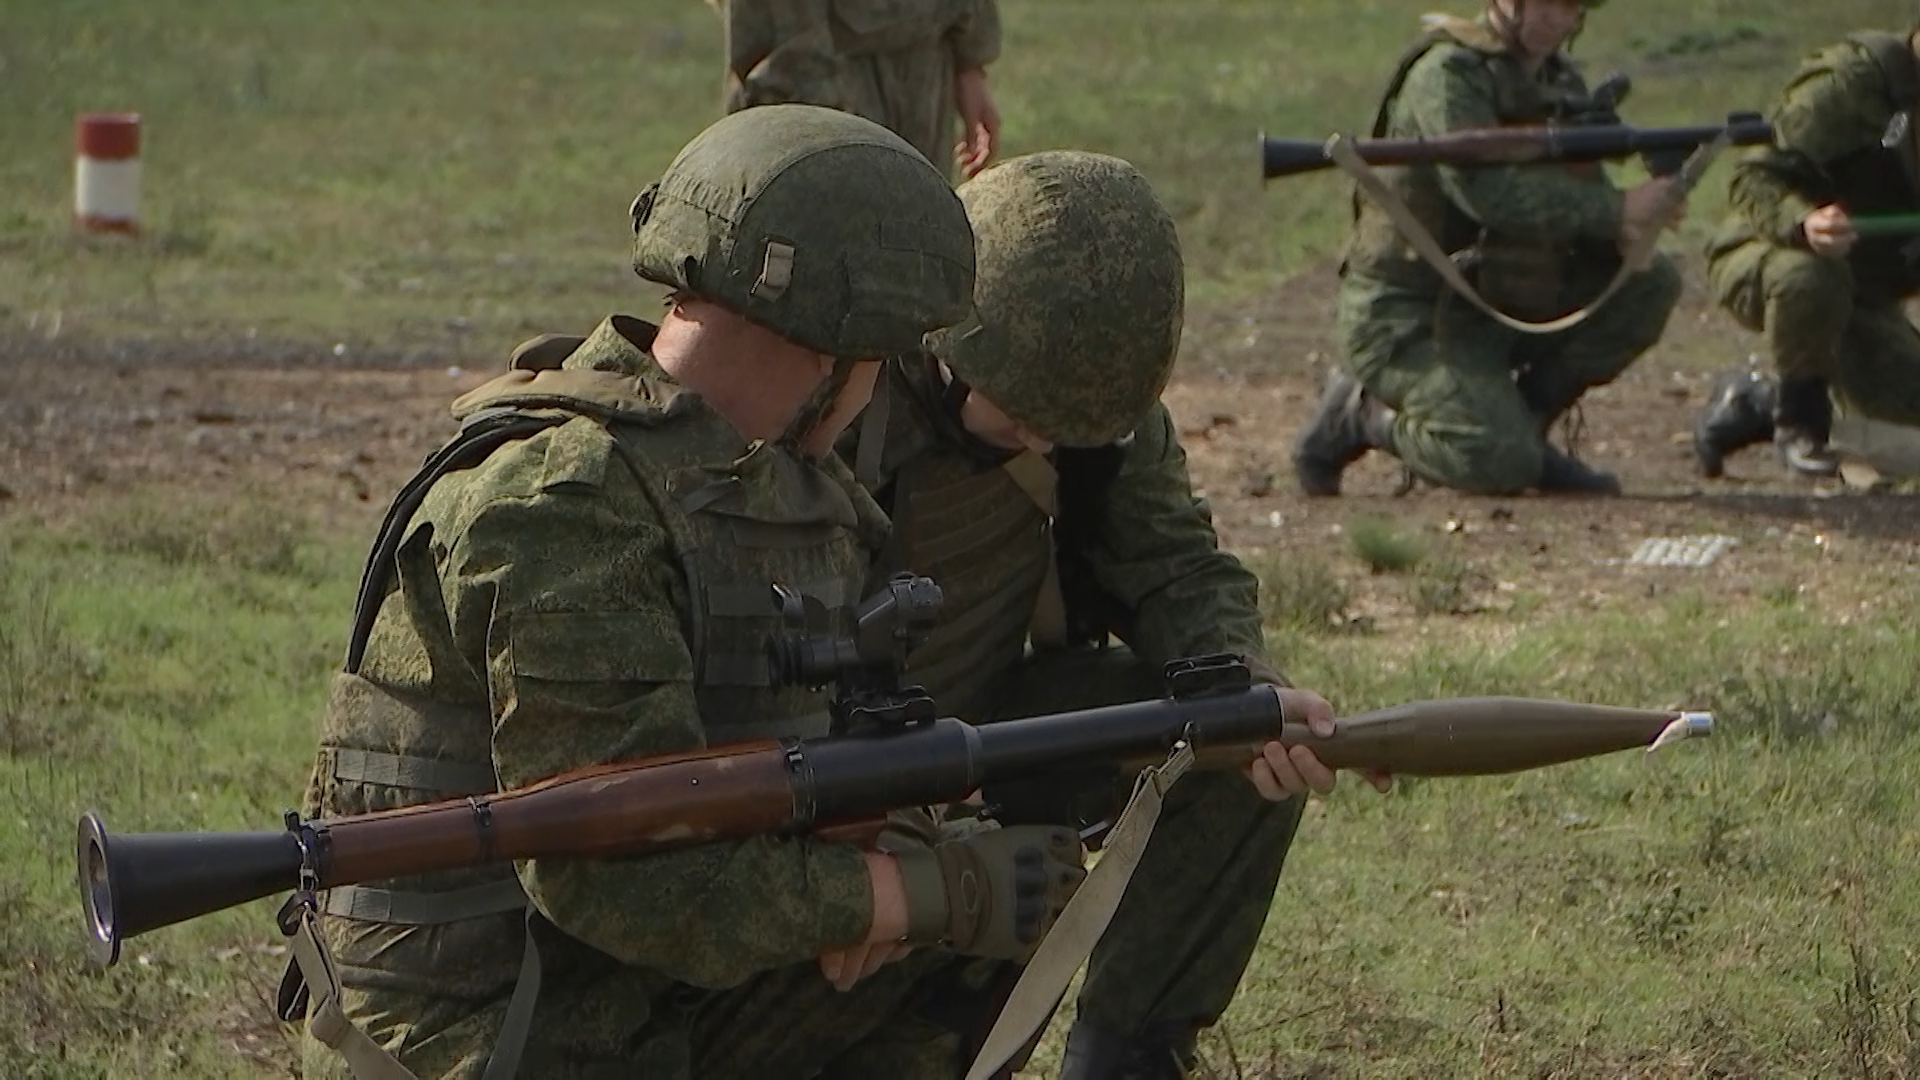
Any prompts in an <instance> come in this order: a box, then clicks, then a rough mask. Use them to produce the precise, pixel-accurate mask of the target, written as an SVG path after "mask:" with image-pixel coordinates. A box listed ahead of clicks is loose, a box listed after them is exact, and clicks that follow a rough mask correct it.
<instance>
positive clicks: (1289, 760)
mask: <svg viewBox="0 0 1920 1080" xmlns="http://www.w3.org/2000/svg"><path fill="white" fill-rule="evenodd" d="M1280 702H1281V709H1282V711H1283V712H1285V714H1286V716H1287V719H1289V720H1298V721H1300V722H1302V723H1305V724H1306V725H1307V729H1308V730H1309V731H1312V732H1313V733H1314V734H1315V735H1319V736H1321V737H1322V738H1325V737H1329V736H1331V735H1332V734H1333V732H1334V725H1333V706H1331V705H1329V704H1327V699H1326V698H1323V697H1321V696H1320V695H1319V694H1316V693H1314V692H1313V691H1311V690H1296V689H1293V688H1291V687H1289V688H1286V689H1283V690H1281V691H1280ZM1246 775H1247V779H1248V780H1250V781H1252V783H1253V787H1254V790H1256V791H1258V792H1259V793H1260V796H1261V797H1262V798H1264V799H1267V800H1268V801H1270V802H1283V801H1285V800H1287V799H1291V798H1294V797H1296V796H1300V795H1305V794H1306V793H1307V792H1309V791H1317V792H1319V793H1320V794H1322V795H1325V794H1328V793H1329V792H1331V791H1333V788H1334V783H1335V779H1336V778H1335V776H1334V772H1333V770H1332V769H1329V768H1327V766H1326V764H1325V763H1323V762H1322V761H1321V760H1320V758H1319V757H1318V756H1317V755H1315V754H1314V752H1313V751H1312V750H1311V749H1309V748H1307V747H1305V746H1288V745H1286V744H1285V743H1280V742H1270V743H1268V744H1266V745H1265V746H1263V747H1261V748H1260V755H1259V756H1258V757H1256V758H1254V759H1253V761H1252V763H1250V764H1249V765H1248V766H1247V768H1246ZM1361 775H1362V776H1365V777H1366V778H1367V782H1368V783H1370V784H1372V785H1373V787H1374V790H1376V791H1380V792H1386V791H1389V790H1392V788H1393V776H1392V774H1390V773H1385V772H1380V771H1378V770H1373V769H1364V770H1361Z"/></svg>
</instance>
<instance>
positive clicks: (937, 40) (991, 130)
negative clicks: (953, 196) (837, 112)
mask: <svg viewBox="0 0 1920 1080" xmlns="http://www.w3.org/2000/svg"><path fill="white" fill-rule="evenodd" d="M707 2H708V3H709V4H711V5H712V6H713V8H714V9H715V10H716V11H718V12H719V13H720V18H721V22H722V24H723V26H724V30H725V36H726V53H727V75H726V101H725V107H726V110H727V111H728V112H734V111H737V110H739V109H746V108H751V107H752V106H755V105H768V104H774V103H778V102H791V101H800V102H806V103H808V104H811V105H824V106H827V107H829V108H835V109H845V110H847V111H848V112H851V113H855V114H857V115H860V116H864V117H866V118H867V119H869V120H872V121H874V122H876V123H880V124H884V125H886V126H887V128H888V129H889V130H891V131H895V132H898V133H899V135H900V137H901V138H904V139H906V140H907V141H908V142H910V143H912V144H913V145H914V147H915V148H916V149H918V150H919V151H920V152H921V153H922V154H925V155H926V156H927V160H928V161H931V162H933V163H934V164H935V165H936V166H938V167H939V168H940V169H941V171H942V172H949V171H951V168H952V163H953V160H954V157H955V156H956V155H957V156H958V157H959V163H960V170H961V174H962V175H963V176H972V175H974V174H975V173H977V172H979V171H980V170H981V169H982V168H985V167H986V163H987V160H988V159H989V158H990V157H992V156H993V152H994V150H995V149H996V148H997V146H998V144H999V139H1000V112H999V110H998V109H997V108H996V107H995V106H994V103H993V91H992V89H991V88H990V86H989V84H988V81H987V67H988V65H990V64H991V63H993V61H994V60H995V59H996V58H998V56H999V55H1000V4H999V0H707ZM955 114H958V116H959V120H960V126H961V131H960V142H959V145H957V146H956V145H955V144H954V140H953V126H954V118H955Z"/></svg>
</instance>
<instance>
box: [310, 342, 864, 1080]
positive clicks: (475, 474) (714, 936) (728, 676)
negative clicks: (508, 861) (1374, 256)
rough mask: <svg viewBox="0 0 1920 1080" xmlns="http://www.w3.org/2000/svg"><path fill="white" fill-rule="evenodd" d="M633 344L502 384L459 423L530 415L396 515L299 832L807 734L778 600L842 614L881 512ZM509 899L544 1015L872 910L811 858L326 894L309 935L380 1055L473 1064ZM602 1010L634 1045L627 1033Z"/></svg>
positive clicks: (844, 859)
mask: <svg viewBox="0 0 1920 1080" xmlns="http://www.w3.org/2000/svg"><path fill="white" fill-rule="evenodd" d="M652 331H653V328H652V327H651V326H649V325H647V324H645V323H641V322H639V321H638V320H634V319H627V318H624V317H620V316H616V317H614V318H612V319H609V320H608V321H606V322H604V323H602V324H601V326H600V327H599V328H598V329H597V330H595V332H594V333H593V334H592V335H591V336H590V337H588V338H587V339H586V341H585V342H584V343H583V344H581V345H580V346H579V347H578V348H577V349H575V350H574V351H573V352H572V354H571V355H569V356H567V357H566V359H565V361H564V363H563V364H561V366H560V367H559V368H558V369H557V370H542V371H527V370H517V371H513V372H510V373H509V374H508V375H506V376H503V377H502V378H500V379H497V380H495V381H494V382H492V383H489V384H487V385H486V386H483V387H481V388H480V389H479V390H477V391H475V392H474V393H473V394H470V395H468V396H467V397H466V398H463V399H462V401H461V402H459V403H457V404H456V414H457V415H463V416H466V417H469V418H474V419H478V418H482V417H484V416H485V415H489V414H490V413H489V411H490V410H501V409H505V410H508V412H509V413H510V414H513V415H524V416H539V417H545V418H546V419H548V420H550V421H551V422H550V423H548V424H546V425H545V426H543V427H541V428H540V429H539V430H538V431H535V432H533V433H531V434H526V435H525V436H524V437H520V438H516V439H513V440H510V441H506V442H504V443H503V444H502V445H500V446H498V447H497V448H496V449H493V450H492V451H491V452H489V453H487V454H486V456H485V457H484V458H483V459H482V460H480V461H479V462H478V463H477V464H474V465H472V466H471V467H470V468H465V469H462V470H459V471H455V472H451V473H449V474H447V475H445V476H444V477H443V478H441V479H439V480H438V481H437V482H435V483H433V485H432V487H431V488H430V489H429V490H428V492H427V494H426V496H425V499H424V501H423V502H422V503H421V505H420V506H419V509H418V511H417V512H415V513H414V514H413V515H412V516H411V520H410V521H408V522H407V523H406V525H405V529H404V532H403V533H402V534H401V539H400V543H399V545H398V548H397V552H396V555H395V558H394V568H395V571H396V572H395V573H394V575H393V578H392V585H391V588H390V590H389V591H387V592H386V593H385V594H384V598H382V596H380V595H376V596H374V597H373V598H372V602H374V603H376V604H378V615H377V618H375V619H374V621H373V623H372V629H371V634H370V636H368V638H367V640H366V650H365V656H364V660H363V662H362V663H361V664H360V665H359V667H358V670H357V672H355V671H351V670H350V671H349V672H347V673H343V674H342V675H340V676H338V677H337V679H336V685H335V691H334V694H333V697H332V700H331V701H330V703H329V707H328V714H327V717H326V720H325V731H324V733H323V736H322V739H321V746H320V751H319V754H318V757H317V760H316V764H315V768H314V774H313V779H312V782H311V787H310V790H309V795H308V810H309V813H315V814H325V815H327V816H339V815H344V814H352V813H358V812H362V811H366V810H372V809H384V808H388V807H393V806H400V805H407V804H411V803H419V802H427V801H433V800H435V799H442V798H447V797H450V796H455V795H460V794H468V793H472V792H474V791H476V790H477V791H485V790H492V789H493V788H494V786H495V783H497V785H498V786H499V787H500V788H514V787H520V786H524V785H527V784H530V783H533V782H535V781H538V780H540V779H542V778H544V777H548V776H551V775H553V774H555V773H558V772H562V771H565V770H570V769H576V768H580V767H584V766H590V765H595V764H601V763H606V762H612V761H618V760H623V759H631V758H636V757H641V756H647V755H655V754H663V753H670V752H675V751H685V750H691V749H695V748H699V747H702V746H705V745H709V744H717V743H723V742H730V741H739V740H743V739H749V738H757V737H765V736H780V735H796V736H803V737H804V736H810V735H818V734H824V733H825V730H826V726H827V722H828V721H827V717H826V715H825V712H824V707H823V702H822V700H821V698H820V696H819V695H818V694H817V693H812V692H808V691H804V690H800V689H775V688H773V687H771V686H769V675H768V669H767V662H766V658H765V651H764V642H765V640H766V636H767V635H768V634H770V633H773V632H776V631H777V630H780V629H782V625H781V623H780V621H779V619H778V618H777V613H776V611H775V610H774V606H773V598H772V594H771V584H772V583H773V582H776V581H778V582H780V583H783V584H786V585H788V586H790V587H792V588H794V589H795V590H796V591H799V592H802V593H805V594H807V595H811V596H815V597H818V598H820V599H821V600H822V601H824V602H826V603H829V604H835V605H842V604H847V603H851V602H852V601H854V600H855V599H857V596H856V594H857V591H858V589H859V588H860V586H861V584H862V578H863V576H864V573H865V571H866V569H867V567H868V566H869V565H870V563H871V561H872V558H873V552H874V550H875V549H876V548H877V546H878V544H879V543H880V541H881V540H882V539H883V538H884V535H885V529H886V524H885V520H884V518H883V517H882V516H881V515H880V513H879V510H878V507H876V506H875V505H874V504H873V502H872V501H871V499H869V498H868V496H867V495H866V493H865V492H864V491H862V490H861V489H860V488H859V487H858V485H857V484H855V483H854V482H853V479H852V476H851V474H850V473H849V472H848V471H847V470H846V469H845V467H844V466H842V465H841V464H840V463H839V462H838V460H837V459H834V458H831V457H829V458H828V459H827V460H826V461H825V462H812V461H807V460H805V459H802V458H800V457H798V456H796V455H794V454H792V453H790V452H789V451H786V450H784V449H780V448H778V447H776V446H774V445H772V444H769V443H752V444H749V443H746V442H744V441H743V440H742V439H741V437H740V436H739V435H738V434H737V433H736V432H735V431H734V429H733V428H732V427H731V426H730V425H729V424H728V423H727V422H726V421H725V420H723V419H722V418H721V417H720V416H719V415H718V414H717V413H715V412H714V411H712V409H711V408H709V407H708V406H707V405H706V404H705V403H704V402H702V401H701V400H700V399H699V398H698V397H697V396H696V395H694V394H692V393H691V392H689V391H687V390H685V389H684V388H682V387H680V386H678V385H677V384H675V383H674V382H673V380H672V379H671V378H670V377H669V376H667V375H666V373H665V372H663V371H662V370H661V369H660V368H659V367H658V366H657V365H656V364H654V362H653V361H652V359H651V358H650V357H649V356H648V355H647V354H646V353H645V351H644V349H645V347H646V346H647V345H648V344H649V343H650V342H651V340H652ZM349 666H350V667H351V666H352V665H351V664H350V665H349ZM516 872H517V873H516ZM516 886H517V887H518V888H516ZM520 890H524V892H523V893H521V892H520ZM503 894H505V896H504V899H503V900H501V902H499V903H491V904H490V905H488V904H482V900H485V899H487V898H488V897H496V898H497V897H501V896H502V895H503ZM516 895H517V896H518V897H519V899H518V901H517V903H516V902H515V896H516ZM527 898H531V902H532V904H533V905H534V908H535V910H537V911H538V913H539V914H540V915H542V916H544V917H545V919H547V920H549V921H550V922H551V923H552V924H553V926H555V927H557V928H558V929H559V930H560V931H562V932H563V935H564V936H559V937H556V943H555V945H554V947H553V948H552V949H549V950H547V956H546V974H545V980H544V985H543V987H542V990H541V997H542V999H543V1001H544V1000H546V999H553V1000H555V1001H557V1002H568V1001H570V1000H573V999H575V998H579V997H592V996H593V995H591V994H585V993H584V992H579V991H582V988H583V987H585V986H587V985H588V984H592V983H599V984H602V985H604V984H605V982H606V980H607V979H609V978H614V979H618V980H624V981H625V982H627V983H637V984H638V985H639V986H640V987H641V988H642V989H640V990H638V991H622V992H621V994H620V995H619V996H620V997H621V998H622V1000H628V1001H631V1000H632V999H633V998H634V997H635V996H636V995H637V996H638V997H639V999H640V1001H641V1002H642V1003H644V1001H645V1000H646V999H647V998H649V997H653V996H657V995H658V994H661V993H665V992H667V991H669V990H672V989H673V988H674V987H675V986H676V985H683V986H684V985H691V986H693V987H702V988H716V987H725V986H731V985H734V984H737V983H739V982H740V981H742V980H743V979H745V978H747V977H748V976H749V975H751V974H753V973H755V972H759V971H766V970H771V969H774V968H777V967H780V966H783V965H787V964H791V963H795V962H799V961H803V960H809V959H811V958H812V957H814V956H815V955H817V954H818V953H820V952H822V951H825V950H826V949H828V948H831V947H834V946H839V945H845V944H849V943H851V942H854V941H856V940H858V939H859V938H860V937H861V935H862V934H863V933H864V932H865V929H866V927H867V926H868V924H869V922H870V919H871V908H870V905H871V899H870V886H869V883H868V874H867V870H866V868H865V863H864V860H863V858H862V856H861V853H860V851H859V849H858V848H856V847H854V846H852V845H848V844H837V843H827V842H820V841H815V840H811V839H808V838H778V837H771V836H769V837H760V838H756V839H750V840H744V841H739V842H729V843H719V844H713V845H708V846H703V847H697V848H691V849H687V850H684V851H680V852H676V853H670V854H664V855H657V856H650V857H646V858H639V859H580V860H553V861H549V860H538V859H536V860H532V861H527V862H524V863H521V864H518V865H517V866H516V867H514V868H512V869H511V870H509V869H507V868H501V867H495V868H483V869H480V870H474V871H468V872H463V873H454V874H441V875H430V876H425V877H419V878H412V879H403V880H397V881H388V882H377V883H369V887H367V888H358V889H346V890H340V889H336V890H333V891H332V893H331V894H330V895H329V896H328V897H326V898H325V905H326V910H327V911H328V913H329V914H330V915H331V916H335V917H332V918H328V919H326V920H324V923H323V925H324V926H325V929H326V932H327V935H328V939H329V943H330V946H331V947H332V948H333V949H334V951H335V953H336V956H337V957H338V959H339V961H340V965H341V970H342V976H343V981H344V982H345V983H346V984H347V986H348V987H349V990H350V993H349V995H348V997H347V1007H348V1011H349V1016H350V1017H351V1018H353V1019H355V1020H356V1021H358V1022H361V1023H363V1025H365V1026H366V1027H367V1028H368V1029H369V1033H370V1034H372V1035H373V1037H374V1038H375V1039H376V1040H377V1041H381V1042H383V1043H386V1044H387V1045H388V1046H389V1047H390V1048H397V1049H399V1050H400V1051H401V1057H402V1060H403V1061H410V1058H409V1054H410V1053H418V1054H424V1055H426V1058H425V1059H424V1060H423V1059H420V1058H417V1057H416V1058H413V1059H411V1060H412V1061H418V1062H419V1063H420V1064H421V1065H423V1066H424V1065H428V1064H442V1065H444V1064H446V1062H448V1061H452V1060H458V1059H461V1058H462V1057H463V1056H464V1059H465V1060H468V1061H469V1062H471V1061H473V1060H483V1059H484V1056H485V1054H486V1053H487V1050H488V1048H489V1046H490V1045H491V1035H490V1033H489V1031H488V1030H485V1029H487V1028H489V1027H490V1023H491V1022H488V1021H476V1020H475V1017H476V1016H482V1015H483V1014H485V1013H486V1012H487V1011H488V1010H494V1011H495V1012H497V1011H498V1010H500V1009H501V1008H502V1007H503V1005H504V1001H505V999H506V996H507V994H508V992H509V991H510V990H511V989H512V987H513V984H514V979H515V976H516V973H517V971H518V969H519V966H520V954H521V949H522V942H523V938H524V933H523V929H522V921H523V920H522V914H523V911H524V909H525V905H526V902H527ZM406 907H411V908H414V909H417V910H419V911H421V912H425V913H426V917H424V918H409V917H406V916H402V915H400V914H398V912H400V911H401V910H402V908H406ZM409 922H413V923H419V924H421V925H405V924H406V923H409ZM634 1007H638V1008H640V1009H641V1010H642V1013H644V1008H645V1006H644V1004H642V1005H639V1006H629V1008H634ZM555 1011H564V1009H563V1008H556V1010H555ZM545 1014H546V1013H545V1006H543V1015H545ZM596 1015H597V1014H596ZM589 1019H591V1018H590V1017H582V1016H578V1015H576V1016H575V1017H574V1020H573V1022H574V1023H576V1024H577V1025H579V1031H580V1035H579V1037H580V1039H582V1040H592V1039H594V1038H596V1037H598V1036H599V1035H600V1034H605V1033H604V1032H600V1033H596V1032H595V1031H593V1030H590V1029H592V1027H593V1025H592V1024H589V1023H587V1021H588V1020H589ZM603 1019H606V1020H607V1022H608V1024H609V1025H610V1028H609V1030H630V1028H631V1026H632V1025H633V1024H636V1023H638V1022H639V1021H641V1020H643V1019H644V1016H643V1015H642V1016H633V1015H628V1016H622V1017H611V1016H608V1017H603ZM622 1025H626V1027H625V1028H622ZM534 1037H535V1040H536V1041H545V1042H547V1043H549V1044H551V1043H552V1042H553V1041H554V1040H555V1039H556V1038H558V1036H556V1035H555V1034H554V1033H552V1032H542V1031H540V1030H538V1029H536V1031H535V1036H534ZM572 1037H573V1036H571V1035H569V1036H567V1038H569V1039H571V1038H572ZM608 1038H609V1039H610V1040H612V1041H613V1042H615V1043H617V1036H608ZM476 1055H477V1057H476Z"/></svg>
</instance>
